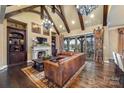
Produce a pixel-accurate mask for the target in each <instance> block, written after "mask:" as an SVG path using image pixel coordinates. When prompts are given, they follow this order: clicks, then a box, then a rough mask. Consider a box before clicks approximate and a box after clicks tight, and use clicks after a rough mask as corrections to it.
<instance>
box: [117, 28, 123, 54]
mask: <svg viewBox="0 0 124 93" xmlns="http://www.w3.org/2000/svg"><path fill="white" fill-rule="evenodd" d="M118 33H119V37H118V38H119V39H118V52H119V53H120V54H122V53H123V52H124V28H119V29H118Z"/></svg>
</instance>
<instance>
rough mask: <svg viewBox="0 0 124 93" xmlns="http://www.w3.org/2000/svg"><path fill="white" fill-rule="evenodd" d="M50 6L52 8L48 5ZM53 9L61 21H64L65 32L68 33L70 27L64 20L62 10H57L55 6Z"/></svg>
mask: <svg viewBox="0 0 124 93" xmlns="http://www.w3.org/2000/svg"><path fill="white" fill-rule="evenodd" d="M50 8H52V7H51V6H50ZM54 9H55V10H54V11H55V13H57V14H58V15H59V17H60V18H61V19H62V21H63V23H64V25H65V27H66V29H67V32H68V33H70V28H69V26H68V23H67V20H66V18H65V16H64V13H63V10H62V11H59V10H58V9H57V8H56V7H54Z"/></svg>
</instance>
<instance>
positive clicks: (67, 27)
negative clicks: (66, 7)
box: [59, 6, 70, 33]
mask: <svg viewBox="0 0 124 93" xmlns="http://www.w3.org/2000/svg"><path fill="white" fill-rule="evenodd" d="M59 8H60V11H61V14H62V15H63V18H64V20H63V22H64V25H65V27H66V29H67V31H68V33H70V28H69V26H68V23H67V20H66V18H65V15H64V13H63V10H62V6H59Z"/></svg>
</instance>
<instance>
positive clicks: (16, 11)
mask: <svg viewBox="0 0 124 93" xmlns="http://www.w3.org/2000/svg"><path fill="white" fill-rule="evenodd" d="M36 7H39V5H32V6H29V7H26V8H22V9H19V10H15V11H12V12H10V13H7V14H6V15H5V18H10V17H12V16H15V15H17V14H20V13H22V12H25V11H27V10H31V9H34V8H36Z"/></svg>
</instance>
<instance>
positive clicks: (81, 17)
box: [77, 11, 85, 30]
mask: <svg viewBox="0 0 124 93" xmlns="http://www.w3.org/2000/svg"><path fill="white" fill-rule="evenodd" d="M77 13H78V17H79V21H80V25H81V30H84V29H85V28H84V20H83V16H82V15H81V14H80V13H79V12H78V11H77Z"/></svg>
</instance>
